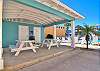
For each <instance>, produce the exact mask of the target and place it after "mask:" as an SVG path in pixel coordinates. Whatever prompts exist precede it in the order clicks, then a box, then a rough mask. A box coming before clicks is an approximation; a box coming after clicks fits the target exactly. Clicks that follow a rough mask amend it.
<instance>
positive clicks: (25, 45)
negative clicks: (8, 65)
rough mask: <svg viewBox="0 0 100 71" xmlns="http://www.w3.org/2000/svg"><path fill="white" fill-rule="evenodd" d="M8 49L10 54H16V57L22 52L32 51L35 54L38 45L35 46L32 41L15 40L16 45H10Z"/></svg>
mask: <svg viewBox="0 0 100 71" xmlns="http://www.w3.org/2000/svg"><path fill="white" fill-rule="evenodd" d="M9 48H10V49H11V52H16V53H15V56H18V55H19V53H20V52H21V51H24V50H29V49H31V50H33V52H35V53H36V48H39V45H37V44H35V41H34V40H27V41H19V40H17V43H16V45H10V46H9Z"/></svg>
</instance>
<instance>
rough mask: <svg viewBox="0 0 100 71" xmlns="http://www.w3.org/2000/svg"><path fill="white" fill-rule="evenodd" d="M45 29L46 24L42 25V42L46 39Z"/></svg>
mask: <svg viewBox="0 0 100 71" xmlns="http://www.w3.org/2000/svg"><path fill="white" fill-rule="evenodd" d="M44 29H45V27H44V26H41V42H43V41H44V39H45V33H44Z"/></svg>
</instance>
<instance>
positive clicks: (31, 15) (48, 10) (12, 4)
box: [3, 0, 84, 26]
mask: <svg viewBox="0 0 100 71" xmlns="http://www.w3.org/2000/svg"><path fill="white" fill-rule="evenodd" d="M50 5H53V7H51V6H50ZM3 9H4V10H3V11H4V12H3V18H4V19H6V20H8V21H18V22H19V21H20V22H22V23H29V24H30V23H31V24H35V25H41V24H42V25H44V26H52V25H54V24H62V23H65V22H66V21H70V20H72V19H73V18H74V19H82V18H84V17H83V16H81V15H80V14H78V13H77V12H75V11H74V10H72V9H71V8H69V7H68V6H65V5H64V4H62V3H61V2H59V1H56V0H50V1H49V0H4V8H3ZM59 10H60V11H59Z"/></svg>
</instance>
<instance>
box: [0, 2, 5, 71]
mask: <svg viewBox="0 0 100 71" xmlns="http://www.w3.org/2000/svg"><path fill="white" fill-rule="evenodd" d="M2 10H3V0H0V33H1V35H0V70H2V69H3V68H4V66H3V58H2V54H3V48H2Z"/></svg>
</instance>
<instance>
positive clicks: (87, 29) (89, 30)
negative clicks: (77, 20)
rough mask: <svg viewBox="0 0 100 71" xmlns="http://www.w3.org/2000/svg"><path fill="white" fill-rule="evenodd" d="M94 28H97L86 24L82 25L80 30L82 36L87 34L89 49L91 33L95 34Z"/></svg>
mask: <svg viewBox="0 0 100 71" xmlns="http://www.w3.org/2000/svg"><path fill="white" fill-rule="evenodd" d="M94 29H95V27H94V26H89V25H84V26H80V31H78V33H79V34H80V35H81V36H85V40H86V44H87V49H88V44H89V39H90V35H91V34H92V33H93V34H94Z"/></svg>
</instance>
